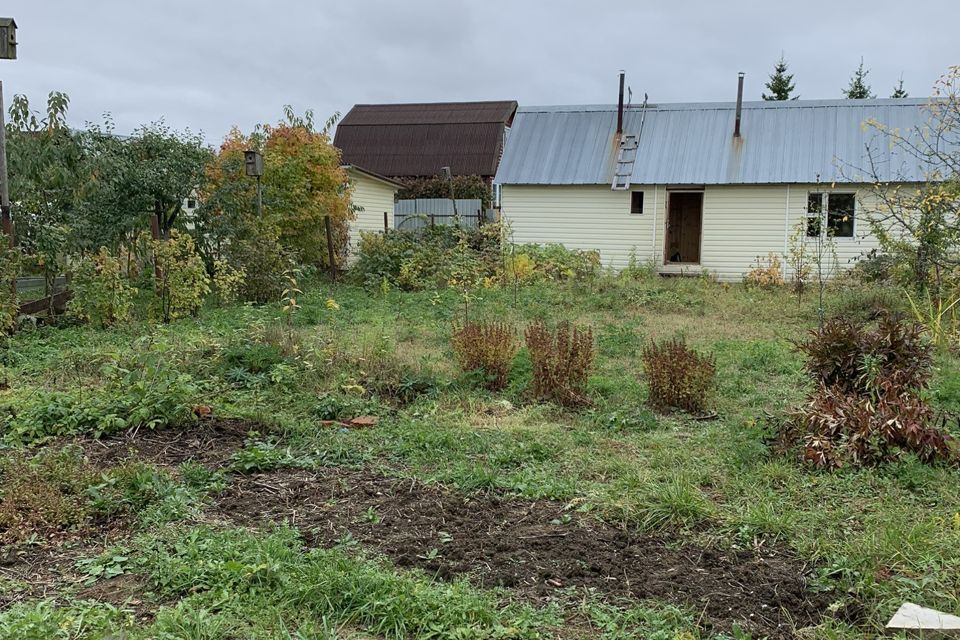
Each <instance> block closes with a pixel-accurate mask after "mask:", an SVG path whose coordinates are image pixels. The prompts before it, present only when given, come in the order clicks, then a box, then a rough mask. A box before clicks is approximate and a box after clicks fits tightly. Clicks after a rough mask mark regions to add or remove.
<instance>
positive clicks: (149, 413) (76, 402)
mask: <svg viewBox="0 0 960 640" xmlns="http://www.w3.org/2000/svg"><path fill="white" fill-rule="evenodd" d="M101 375H102V377H103V379H104V384H103V385H102V386H101V388H99V389H96V390H91V391H90V392H88V393H83V392H82V391H81V392H74V393H71V392H65V391H45V392H40V393H37V394H34V395H33V396H31V397H30V398H29V400H28V401H27V402H26V403H24V404H23V405H21V406H19V407H17V409H16V410H15V412H13V413H12V414H11V415H9V416H7V418H6V420H5V424H4V427H5V428H4V429H3V432H4V439H5V440H6V441H8V442H15V443H30V442H42V441H44V440H47V439H49V438H51V437H55V436H62V435H76V434H81V433H89V434H92V435H93V436H94V437H100V436H101V435H103V434H106V433H114V432H116V431H120V430H123V429H127V428H131V427H146V428H149V429H152V428H156V427H160V426H164V425H169V424H177V423H182V422H187V421H189V420H192V419H194V416H193V413H192V407H193V404H194V400H195V398H196V396H197V393H198V392H197V386H196V384H195V383H194V381H193V378H192V377H191V376H189V375H188V374H185V373H181V372H180V371H178V370H176V369H175V368H173V367H172V366H171V365H170V363H169V361H168V353H167V349H166V347H165V346H164V345H161V344H156V343H149V342H145V343H143V345H141V348H140V349H139V350H138V351H136V352H135V353H134V354H133V355H132V356H130V357H128V358H125V359H122V360H112V361H110V362H108V363H107V364H106V365H104V366H103V367H102V371H101Z"/></svg>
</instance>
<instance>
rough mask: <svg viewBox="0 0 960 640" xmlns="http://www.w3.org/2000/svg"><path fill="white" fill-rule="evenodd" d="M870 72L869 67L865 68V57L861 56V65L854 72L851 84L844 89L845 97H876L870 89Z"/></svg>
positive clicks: (856, 98)
mask: <svg viewBox="0 0 960 640" xmlns="http://www.w3.org/2000/svg"><path fill="white" fill-rule="evenodd" d="M869 73H870V70H869V69H864V68H863V58H860V66H858V67H857V70H856V71H854V72H853V76H851V77H850V84H849V85H848V86H847V88H846V89H844V90H843V97H844V98H847V99H848V100H866V99H869V98H876V97H877V96H876V95H875V94H874V93H873V91H872V90H871V89H870V85H869V84H867V75H869Z"/></svg>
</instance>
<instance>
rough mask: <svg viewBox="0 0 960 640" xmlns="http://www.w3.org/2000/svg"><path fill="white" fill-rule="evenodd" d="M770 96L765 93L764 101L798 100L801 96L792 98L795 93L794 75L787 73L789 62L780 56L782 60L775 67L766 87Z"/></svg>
mask: <svg viewBox="0 0 960 640" xmlns="http://www.w3.org/2000/svg"><path fill="white" fill-rule="evenodd" d="M765 86H766V87H767V89H768V90H769V91H770V94H769V95H768V94H766V93H763V94H761V95H762V96H763V99H764V100H796V99H797V98H799V97H800V96H791V95H790V93H791V92H792V91H793V87H794V85H793V74H792V73H787V61H786V60H784V59H783V54H782V53H781V54H780V60H778V61H777V64H776V65H775V66H774V67H773V73H771V74H770V80H769V81H768V82H767V84H766V85H765Z"/></svg>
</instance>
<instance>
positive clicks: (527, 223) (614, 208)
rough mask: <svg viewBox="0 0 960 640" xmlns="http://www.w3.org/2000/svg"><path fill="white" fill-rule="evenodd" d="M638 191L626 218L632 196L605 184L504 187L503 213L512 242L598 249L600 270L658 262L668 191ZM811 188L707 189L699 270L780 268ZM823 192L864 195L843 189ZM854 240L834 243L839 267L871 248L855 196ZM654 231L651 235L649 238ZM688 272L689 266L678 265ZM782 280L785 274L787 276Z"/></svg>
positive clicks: (734, 272)
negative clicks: (638, 209)
mask: <svg viewBox="0 0 960 640" xmlns="http://www.w3.org/2000/svg"><path fill="white" fill-rule="evenodd" d="M633 189H634V190H642V191H644V213H643V214H642V215H636V214H631V213H630V194H629V193H628V192H622V191H612V190H611V189H610V187H609V186H606V185H597V186H593V185H590V186H580V185H577V186H568V185H550V186H542V185H541V186H532V185H504V186H503V187H502V213H503V217H504V219H505V220H507V221H509V223H510V225H511V228H512V230H513V241H514V242H517V243H525V242H536V243H541V244H546V243H551V242H557V243H561V244H564V245H566V246H568V247H570V248H575V249H597V250H599V251H600V256H601V260H602V262H603V264H604V265H605V266H611V267H614V268H620V267H623V266H625V265H626V264H627V262H628V260H629V257H630V254H631V251H634V252H635V254H636V256H637V259H638V260H639V261H641V262H645V261H647V260H653V261H654V262H655V263H656V264H657V265H658V267H660V268H661V269H662V270H664V271H676V270H678V268H677V267H676V265H663V245H664V231H665V228H666V219H665V212H666V202H665V201H666V197H667V189H666V188H665V187H663V186H650V185H647V186H641V185H634V186H633ZM816 190H817V187H816V185H789V186H788V185H769V186H768V185H758V186H753V185H751V186H735V185H722V186H707V187H706V188H704V189H703V192H704V196H703V237H702V243H701V247H702V249H701V261H700V266H701V268H702V269H705V270H707V271H709V272H710V273H711V274H713V275H716V276H717V277H718V278H720V279H721V280H727V281H738V280H740V279H742V277H743V275H744V274H745V273H746V272H747V271H749V270H750V268H751V266H752V265H754V264H755V263H756V260H757V257H758V256H760V257H762V258H764V259H766V256H767V254H768V253H771V252H772V253H775V254H777V255H779V256H780V258H781V260H782V261H783V263H784V265H786V259H785V254H786V252H787V251H788V246H787V244H788V243H787V239H788V237H789V236H790V234H791V233H792V232H793V229H794V227H795V225H797V224H798V223H799V222H800V221H801V220H802V219H803V218H804V215H805V211H806V207H807V194H808V193H810V192H812V191H816ZM819 190H820V191H821V192H828V193H829V192H831V191H835V192H851V191H856V192H857V193H858V196H862V195H863V194H864V191H863V190H862V189H861V190H858V189H855V188H852V187H847V188H840V187H838V188H834V189H829V188H825V187H824V186H821V187H820V188H819ZM854 220H855V222H854V237H853V238H837V239H836V248H837V259H838V263H839V267H840V268H848V267H849V266H850V265H851V264H852V263H853V262H854V261H855V260H856V259H857V258H858V257H859V256H861V255H863V254H864V253H865V252H867V251H869V250H870V249H871V248H874V247H876V246H877V243H876V240H875V239H874V238H873V237H872V236H870V235H869V233H868V228H867V224H866V222H865V221H864V220H863V217H862V205H861V203H860V201H859V199H858V202H857V211H856V215H855V219H854ZM654 230H655V233H656V237H655V238H654V235H653V234H654ZM684 270H685V271H688V272H689V271H691V270H692V269H691V268H690V267H684ZM785 275H786V274H785Z"/></svg>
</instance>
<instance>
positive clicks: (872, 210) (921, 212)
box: [857, 66, 960, 298]
mask: <svg viewBox="0 0 960 640" xmlns="http://www.w3.org/2000/svg"><path fill="white" fill-rule="evenodd" d="M933 94H934V97H933V98H931V100H930V102H929V104H928V105H927V107H926V109H927V111H928V113H929V118H928V119H927V121H926V122H925V123H924V124H923V125H922V126H918V127H916V128H915V129H908V130H903V129H900V128H896V127H890V126H887V125H885V124H883V123H879V122H876V121H869V122H868V124H869V126H871V127H872V128H873V129H874V130H875V131H877V132H878V133H879V134H880V135H881V136H882V137H883V138H885V140H884V142H883V144H882V145H879V147H880V148H881V149H880V151H877V150H875V149H874V146H873V145H870V146H868V155H867V161H868V166H867V167H866V168H858V169H857V173H858V174H866V175H867V176H869V178H870V180H871V182H872V189H871V195H872V197H871V198H869V199H868V200H867V203H869V206H865V207H864V215H865V217H866V219H867V221H868V223H869V224H870V229H871V231H872V233H873V234H874V235H875V236H876V237H877V239H878V240H879V242H880V246H881V248H882V249H883V251H884V252H885V253H886V254H887V255H889V256H891V257H892V258H893V261H894V264H895V270H894V276H896V277H898V279H899V280H900V281H901V282H902V284H904V286H908V287H910V288H912V289H914V290H916V291H917V292H918V293H920V294H930V295H932V296H933V297H936V298H939V296H940V295H941V285H942V284H943V283H944V279H946V278H951V279H952V280H953V281H952V282H951V283H950V284H951V287H956V286H958V285H960V281H958V280H957V278H958V276H960V273H958V271H957V269H958V267H960V253H958V249H960V225H957V220H958V217H960V66H955V67H951V68H950V69H949V70H948V71H947V73H946V74H945V75H944V76H943V77H941V78H940V79H939V80H938V81H937V84H936V85H935V86H934V91H933ZM889 147H892V148H894V149H895V150H896V152H897V153H898V154H901V155H902V156H903V157H905V158H909V159H910V160H911V161H912V162H915V163H916V164H917V165H918V166H920V167H922V168H923V170H924V171H925V172H926V176H925V178H926V179H925V180H924V181H923V182H921V183H920V184H919V185H917V186H914V185H910V184H905V183H909V182H916V179H915V178H913V177H911V176H906V177H904V176H893V177H891V176H890V175H888V165H889V162H888V160H887V159H886V156H887V154H888V153H889ZM891 185H895V186H891Z"/></svg>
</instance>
